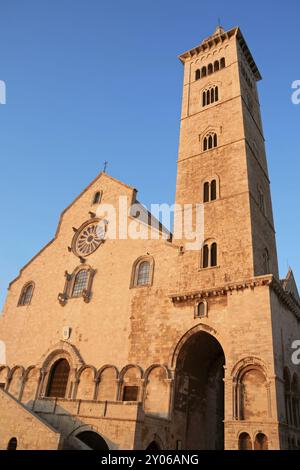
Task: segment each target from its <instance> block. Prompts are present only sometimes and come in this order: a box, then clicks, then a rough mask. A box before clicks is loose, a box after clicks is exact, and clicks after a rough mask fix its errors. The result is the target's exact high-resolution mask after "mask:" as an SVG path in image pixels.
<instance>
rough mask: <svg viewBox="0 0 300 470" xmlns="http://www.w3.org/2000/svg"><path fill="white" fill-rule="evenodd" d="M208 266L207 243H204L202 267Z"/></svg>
mask: <svg viewBox="0 0 300 470" xmlns="http://www.w3.org/2000/svg"><path fill="white" fill-rule="evenodd" d="M208 266H209V247H208V245H204V247H203V262H202V267H203V268H208Z"/></svg>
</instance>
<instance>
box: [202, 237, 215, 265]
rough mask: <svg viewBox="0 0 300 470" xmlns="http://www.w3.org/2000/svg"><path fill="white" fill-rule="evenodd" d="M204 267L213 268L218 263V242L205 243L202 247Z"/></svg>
mask: <svg viewBox="0 0 300 470" xmlns="http://www.w3.org/2000/svg"><path fill="white" fill-rule="evenodd" d="M201 264H202V268H213V267H216V266H217V265H218V246H217V243H216V242H210V243H208V242H207V243H205V244H204V245H203V248H202V263H201Z"/></svg>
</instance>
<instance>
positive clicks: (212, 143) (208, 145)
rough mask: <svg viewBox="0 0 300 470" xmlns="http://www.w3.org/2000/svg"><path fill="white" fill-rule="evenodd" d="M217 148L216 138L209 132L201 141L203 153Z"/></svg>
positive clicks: (214, 134)
mask: <svg viewBox="0 0 300 470" xmlns="http://www.w3.org/2000/svg"><path fill="white" fill-rule="evenodd" d="M217 146H218V137H217V134H216V133H215V132H209V133H208V134H207V135H206V136H205V137H204V139H203V151H204V152H205V151H206V150H211V149H213V148H215V147H217Z"/></svg>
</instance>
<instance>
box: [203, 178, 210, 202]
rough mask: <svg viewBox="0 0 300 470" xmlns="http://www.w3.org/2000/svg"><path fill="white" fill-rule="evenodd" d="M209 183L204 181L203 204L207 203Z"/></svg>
mask: <svg viewBox="0 0 300 470" xmlns="http://www.w3.org/2000/svg"><path fill="white" fill-rule="evenodd" d="M209 186H210V184H209V182H208V181H206V182H205V183H204V185H203V202H209Z"/></svg>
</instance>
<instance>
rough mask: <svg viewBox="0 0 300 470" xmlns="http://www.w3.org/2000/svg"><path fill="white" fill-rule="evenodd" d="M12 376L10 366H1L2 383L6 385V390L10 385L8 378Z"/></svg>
mask: <svg viewBox="0 0 300 470" xmlns="http://www.w3.org/2000/svg"><path fill="white" fill-rule="evenodd" d="M9 374H10V368H9V367H8V366H5V365H3V366H0V383H2V384H4V387H3V388H4V390H6V388H7V385H8V377H9Z"/></svg>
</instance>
